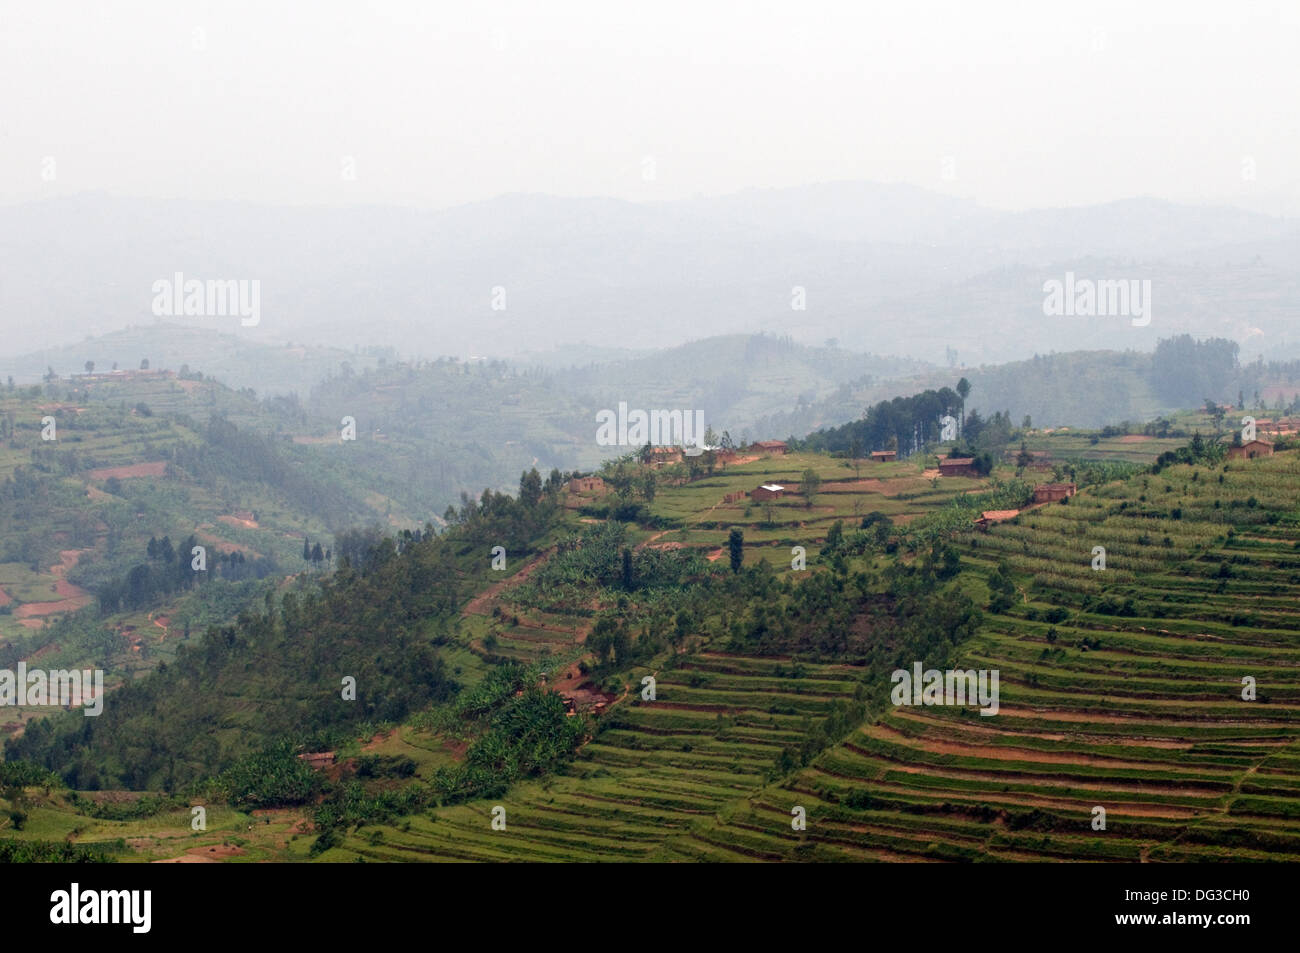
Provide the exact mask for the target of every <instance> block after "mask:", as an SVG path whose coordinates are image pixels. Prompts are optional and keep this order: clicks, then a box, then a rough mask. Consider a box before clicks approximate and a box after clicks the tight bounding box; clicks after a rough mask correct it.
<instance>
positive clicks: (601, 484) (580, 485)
mask: <svg viewBox="0 0 1300 953" xmlns="http://www.w3.org/2000/svg"><path fill="white" fill-rule="evenodd" d="M569 492H570V493H604V492H605V481H604V480H602V479H601V478H600V477H598V476H589V477H574V478H573V479H572V480H570V481H569Z"/></svg>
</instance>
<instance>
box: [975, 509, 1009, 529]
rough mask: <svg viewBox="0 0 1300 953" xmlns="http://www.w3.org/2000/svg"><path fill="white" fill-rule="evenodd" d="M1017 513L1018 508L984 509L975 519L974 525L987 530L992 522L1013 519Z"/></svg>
mask: <svg viewBox="0 0 1300 953" xmlns="http://www.w3.org/2000/svg"><path fill="white" fill-rule="evenodd" d="M1019 515H1020V511H1019V510H985V511H984V512H983V513H981V514H980V518H979V519H977V520H976V521H975V526H976V527H977V528H978V529H982V530H987V529H988V528H989V527H990V526H992V525H993V524H994V523H1001V522H1004V521H1005V520H1009V519H1015V518H1016V517H1017V516H1019Z"/></svg>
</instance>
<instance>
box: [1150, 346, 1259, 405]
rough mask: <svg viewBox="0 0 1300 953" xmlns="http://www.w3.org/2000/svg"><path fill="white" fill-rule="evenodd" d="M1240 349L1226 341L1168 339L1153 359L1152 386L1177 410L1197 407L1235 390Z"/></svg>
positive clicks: (1157, 347) (1156, 351)
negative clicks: (1208, 398)
mask: <svg viewBox="0 0 1300 953" xmlns="http://www.w3.org/2000/svg"><path fill="white" fill-rule="evenodd" d="M1239 351H1240V348H1239V347H1238V345H1237V342H1236V341H1230V340H1228V339H1227V338H1210V339H1208V340H1205V341H1197V340H1196V339H1195V338H1193V337H1192V336H1191V335H1190V334H1181V335H1179V336H1178V337H1172V338H1165V339H1163V340H1161V341H1159V342H1157V344H1156V350H1155V353H1154V354H1153V355H1152V356H1151V375H1150V379H1151V386H1152V389H1154V390H1155V392H1156V394H1157V395H1158V396H1159V397H1160V398H1161V399H1162V400H1164V401H1166V402H1168V403H1170V404H1172V405H1174V406H1175V407H1195V406H1197V405H1199V404H1200V403H1201V401H1202V400H1204V399H1205V398H1206V397H1207V396H1208V397H1210V398H1212V399H1216V400H1217V399H1218V398H1220V397H1221V396H1227V395H1228V394H1230V393H1231V392H1232V391H1233V390H1235V389H1236V388H1235V387H1234V386H1233V385H1234V384H1235V383H1236V381H1237V372H1238V370H1239V364H1238V360H1237V355H1238V353H1239Z"/></svg>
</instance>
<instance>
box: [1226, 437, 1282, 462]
mask: <svg viewBox="0 0 1300 953" xmlns="http://www.w3.org/2000/svg"><path fill="white" fill-rule="evenodd" d="M1228 456H1229V457H1231V458H1232V459H1234V460H1255V459H1257V458H1259V457H1271V456H1273V445H1272V444H1271V443H1269V442H1268V441H1267V440H1250V441H1248V442H1246V443H1243V444H1242V445H1241V446H1240V447H1229V448H1228Z"/></svg>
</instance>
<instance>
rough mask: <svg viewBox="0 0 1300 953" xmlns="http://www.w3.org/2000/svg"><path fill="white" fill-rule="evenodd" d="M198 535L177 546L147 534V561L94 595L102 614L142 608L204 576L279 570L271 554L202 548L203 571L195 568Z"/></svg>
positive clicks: (255, 575) (258, 575)
mask: <svg viewBox="0 0 1300 953" xmlns="http://www.w3.org/2000/svg"><path fill="white" fill-rule="evenodd" d="M196 546H198V538H197V537H195V536H194V535H193V534H191V535H190V536H189V538H188V539H186V540H185V541H184V542H183V543H182V544H181V545H180V547H179V548H177V547H175V546H173V545H172V541H171V537H169V536H164V537H163V538H162V539H157V538H155V537H152V536H151V537H149V543H148V545H147V546H146V547H145V552H146V554H147V556H148V557H149V558H148V560H147V561H146V562H142V563H137V564H136V565H135V566H133V567H132V568H131V569H130V570H129V571H128V572H127V573H126V574H125V575H124V576H122V577H121V578H119V579H115V580H112V581H110V582H108V583H106V584H104V585H102V586H100V588H99V591H98V592H97V593H96V596H97V597H98V600H99V611H100V614H101V615H111V614H112V613H114V612H120V611H121V610H123V609H127V610H130V609H142V608H145V607H147V606H152V605H154V604H155V603H157V602H158V600H159V599H160V598H162V597H164V596H169V595H172V594H173V593H176V592H183V591H186V590H189V589H192V588H194V587H195V586H197V585H198V584H199V582H200V580H201V578H202V577H203V576H204V575H207V577H208V578H210V579H211V578H221V579H225V580H227V581H229V582H241V581H243V580H246V579H265V578H266V577H267V576H270V575H272V574H274V573H277V572H278V571H279V567H278V566H277V565H276V563H275V560H274V559H271V558H270V557H255V558H253V559H248V558H247V557H245V556H244V554H243V553H242V552H239V551H237V550H236V551H234V552H229V553H223V552H219V551H217V550H216V549H213V548H209V547H205V548H204V549H205V551H204V562H205V566H204V569H203V570H202V571H200V570H196V569H195V568H194V559H195V557H194V548H195V547H196Z"/></svg>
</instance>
